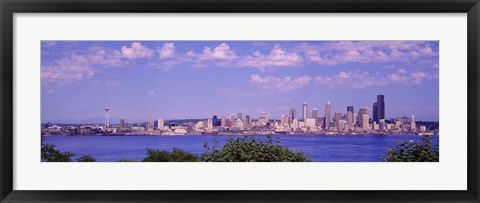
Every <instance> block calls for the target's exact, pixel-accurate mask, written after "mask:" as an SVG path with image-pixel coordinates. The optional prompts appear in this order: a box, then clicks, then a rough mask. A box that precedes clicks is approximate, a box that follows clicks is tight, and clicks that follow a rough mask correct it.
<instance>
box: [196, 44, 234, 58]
mask: <svg viewBox="0 0 480 203" xmlns="http://www.w3.org/2000/svg"><path fill="white" fill-rule="evenodd" d="M197 57H198V59H199V60H200V61H206V60H233V59H236V58H238V56H237V54H236V53H235V52H234V51H233V50H232V49H231V48H230V46H229V45H228V44H226V43H222V44H220V45H218V46H216V47H213V48H211V47H205V48H204V49H203V52H202V53H201V54H200V55H198V56H197Z"/></svg>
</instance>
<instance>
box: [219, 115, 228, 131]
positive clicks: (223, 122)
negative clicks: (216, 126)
mask: <svg viewBox="0 0 480 203" xmlns="http://www.w3.org/2000/svg"><path fill="white" fill-rule="evenodd" d="M220 126H222V127H223V128H224V127H227V119H226V118H225V116H222V117H221V118H220Z"/></svg>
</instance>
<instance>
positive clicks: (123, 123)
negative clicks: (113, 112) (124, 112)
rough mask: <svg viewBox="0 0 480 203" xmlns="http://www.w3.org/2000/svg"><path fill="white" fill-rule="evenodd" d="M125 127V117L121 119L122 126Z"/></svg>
mask: <svg viewBox="0 0 480 203" xmlns="http://www.w3.org/2000/svg"><path fill="white" fill-rule="evenodd" d="M124 127H125V119H123V118H122V119H120V128H124Z"/></svg>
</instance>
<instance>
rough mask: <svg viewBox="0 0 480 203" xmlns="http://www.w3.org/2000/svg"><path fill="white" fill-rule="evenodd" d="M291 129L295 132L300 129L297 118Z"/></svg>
mask: <svg viewBox="0 0 480 203" xmlns="http://www.w3.org/2000/svg"><path fill="white" fill-rule="evenodd" d="M291 127H292V129H293V130H296V129H298V120H297V119H296V118H295V119H293V121H292V126H291Z"/></svg>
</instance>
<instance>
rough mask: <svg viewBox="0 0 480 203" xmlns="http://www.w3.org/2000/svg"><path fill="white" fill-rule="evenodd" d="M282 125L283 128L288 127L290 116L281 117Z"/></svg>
mask: <svg viewBox="0 0 480 203" xmlns="http://www.w3.org/2000/svg"><path fill="white" fill-rule="evenodd" d="M280 125H281V126H282V127H285V126H288V115H281V116H280Z"/></svg>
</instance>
